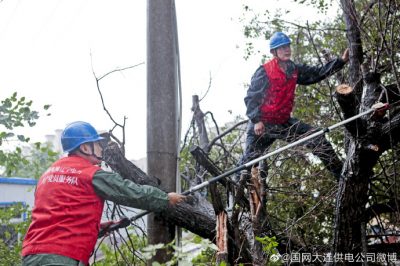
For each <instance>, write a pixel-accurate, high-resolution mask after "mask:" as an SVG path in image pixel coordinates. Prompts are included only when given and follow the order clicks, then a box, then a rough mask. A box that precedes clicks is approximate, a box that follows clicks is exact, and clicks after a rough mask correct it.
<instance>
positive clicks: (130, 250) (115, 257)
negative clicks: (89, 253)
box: [96, 234, 147, 266]
mask: <svg viewBox="0 0 400 266" xmlns="http://www.w3.org/2000/svg"><path fill="white" fill-rule="evenodd" d="M146 243H147V239H146V238H145V237H143V236H137V235H135V234H131V235H130V243H129V244H128V243H126V242H125V243H122V244H118V248H115V247H114V246H109V245H106V244H104V243H102V244H101V245H100V250H101V252H102V254H103V255H104V257H103V258H102V259H101V260H96V265H99V266H113V265H121V263H122V264H123V265H146V264H145V258H144V257H143V256H142V255H139V253H138V252H137V251H138V250H140V249H143V248H145V246H146Z"/></svg>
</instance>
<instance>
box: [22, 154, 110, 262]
mask: <svg viewBox="0 0 400 266" xmlns="http://www.w3.org/2000/svg"><path fill="white" fill-rule="evenodd" d="M99 169H100V167H98V166H95V165H92V164H91V163H90V162H89V161H88V160H86V159H83V158H81V157H78V156H69V157H65V158H62V159H60V160H58V161H57V162H55V163H54V164H53V165H52V166H51V167H50V168H49V169H47V171H46V172H45V173H44V174H43V175H42V176H41V177H40V179H39V181H38V184H37V187H36V192H35V206H34V208H33V210H32V223H31V225H30V226H29V229H28V232H27V234H26V236H25V239H24V242H23V245H22V256H27V255H31V254H40V253H48V254H58V255H62V256H66V257H70V258H73V259H76V260H79V261H82V262H84V263H86V264H88V261H89V257H90V254H91V253H92V251H93V248H94V246H95V244H96V240H97V235H98V232H99V226H100V219H101V214H102V211H103V206H104V200H102V199H101V198H100V197H98V196H97V195H96V193H95V191H94V189H93V186H92V179H93V175H94V173H95V172H96V171H97V170H99Z"/></svg>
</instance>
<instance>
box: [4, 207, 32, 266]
mask: <svg viewBox="0 0 400 266" xmlns="http://www.w3.org/2000/svg"><path fill="white" fill-rule="evenodd" d="M23 213H26V215H27V216H28V219H26V220H25V221H23V222H16V221H15V218H16V217H21V215H22V214H23ZM29 224H30V213H29V211H28V206H23V205H22V204H20V203H19V204H15V205H12V206H10V207H7V208H0V226H1V232H0V254H1V256H0V265H18V264H19V263H20V262H21V249H22V239H20V237H21V236H24V235H25V233H26V231H27V229H28V226H29Z"/></svg>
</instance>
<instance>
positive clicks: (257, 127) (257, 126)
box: [254, 122, 265, 136]
mask: <svg viewBox="0 0 400 266" xmlns="http://www.w3.org/2000/svg"><path fill="white" fill-rule="evenodd" d="M264 131H265V126H264V123H263V122H258V123H257V124H255V125H254V133H256V135H257V136H260V135H262V134H264Z"/></svg>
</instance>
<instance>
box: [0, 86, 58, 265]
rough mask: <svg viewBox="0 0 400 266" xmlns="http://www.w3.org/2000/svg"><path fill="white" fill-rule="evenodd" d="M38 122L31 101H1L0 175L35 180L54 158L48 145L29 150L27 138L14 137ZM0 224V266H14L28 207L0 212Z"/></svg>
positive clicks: (23, 231) (25, 225)
mask: <svg viewBox="0 0 400 266" xmlns="http://www.w3.org/2000/svg"><path fill="white" fill-rule="evenodd" d="M49 107H50V105H45V106H44V107H43V109H44V110H48V109H49ZM38 118H39V113H38V112H37V111H35V110H32V101H28V100H27V99H26V98H25V97H17V93H14V94H13V95H11V97H9V98H6V99H4V100H2V101H1V105H0V146H1V149H0V175H6V176H16V175H19V176H22V177H39V175H40V173H41V172H43V171H44V170H45V169H46V168H47V166H48V165H49V164H50V163H51V162H53V161H55V159H56V157H57V154H56V153H55V152H53V151H52V150H51V148H50V147H49V146H48V145H42V144H41V143H35V144H32V146H30V147H29V141H30V138H29V137H27V136H24V135H16V134H15V133H14V132H15V130H16V129H18V128H20V127H26V126H29V127H32V126H35V125H36V121H37V119H38ZM4 146H8V148H4ZM22 213H25V215H26V216H27V217H28V219H27V220H25V221H23V222H19V221H17V220H15V218H16V217H21V214H22ZM0 224H1V229H2V230H1V235H0V254H2V256H0V265H18V264H20V261H21V245H22V237H23V236H24V235H25V233H26V230H27V228H28V226H29V224H30V211H29V210H28V206H22V205H21V204H16V205H12V206H10V207H6V208H0Z"/></svg>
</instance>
